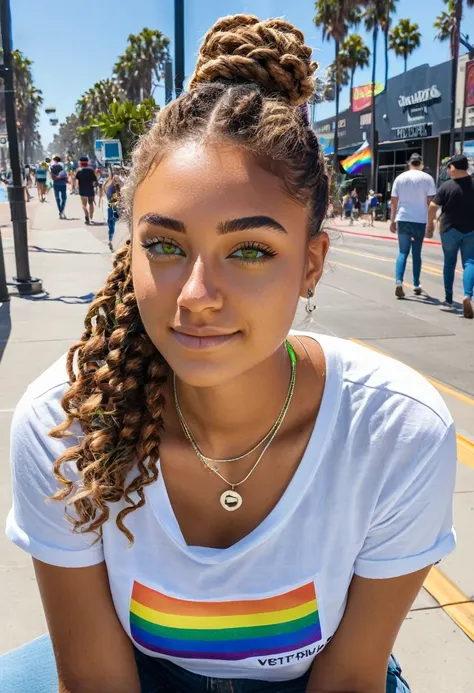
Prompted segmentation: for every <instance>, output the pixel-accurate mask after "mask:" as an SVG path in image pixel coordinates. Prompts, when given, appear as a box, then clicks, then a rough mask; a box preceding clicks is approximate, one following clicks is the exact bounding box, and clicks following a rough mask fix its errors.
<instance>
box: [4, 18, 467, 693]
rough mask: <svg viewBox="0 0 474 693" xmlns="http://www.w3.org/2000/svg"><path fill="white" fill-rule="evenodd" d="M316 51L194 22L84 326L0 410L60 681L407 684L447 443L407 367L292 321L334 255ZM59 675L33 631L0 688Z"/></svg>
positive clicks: (445, 422)
mask: <svg viewBox="0 0 474 693" xmlns="http://www.w3.org/2000/svg"><path fill="white" fill-rule="evenodd" d="M256 47H258V49H256ZM312 53H313V51H312V48H311V46H308V45H306V44H305V42H304V36H303V34H302V32H301V31H299V30H298V29H296V28H295V27H294V26H293V25H292V24H290V23H289V22H287V21H285V20H284V19H281V18H274V19H266V20H263V21H260V20H259V19H258V18H257V17H255V16H253V15H243V14H238V15H235V16H230V17H225V18H223V19H220V20H218V21H217V22H216V24H215V25H214V26H213V27H212V28H211V29H210V30H209V32H208V34H207V35H206V37H205V39H204V42H203V46H202V48H201V51H200V54H199V56H198V61H197V66H196V70H195V72H194V74H193V76H192V77H191V79H190V80H189V83H188V86H187V89H186V91H184V92H183V93H182V94H181V95H180V96H179V97H178V98H177V99H175V100H174V101H172V102H171V103H170V104H168V105H167V106H166V108H163V109H162V110H160V111H159V113H158V114H157V117H156V119H155V121H154V123H153V124H152V125H151V127H150V128H149V129H147V131H146V133H144V135H143V136H142V137H141V139H140V140H139V141H138V143H137V146H136V148H135V150H134V153H133V162H132V166H131V169H130V173H129V178H128V180H127V183H126V185H124V187H123V189H122V200H121V206H122V208H123V217H124V221H126V222H127V224H128V231H129V235H128V237H127V239H126V242H125V243H124V244H123V246H122V247H121V248H119V249H118V251H117V252H116V254H115V257H114V263H113V268H112V269H111V271H110V273H109V274H108V277H107V279H106V280H105V282H104V286H103V287H102V288H100V289H99V291H98V292H97V295H96V297H95V298H94V300H93V301H92V303H91V305H90V306H88V309H87V314H86V316H85V320H84V330H82V331H81V334H82V337H81V339H80V340H78V341H77V342H76V343H75V344H74V345H73V346H72V347H71V348H70V349H69V352H68V354H65V355H64V356H63V357H62V358H60V359H59V360H58V361H57V362H56V363H55V364H53V365H52V366H51V367H50V368H48V369H47V370H46V371H45V372H44V373H43V374H41V375H40V377H39V378H37V379H36V380H35V382H33V383H31V385H30V386H29V387H28V389H27V390H26V392H25V394H24V395H23V397H22V398H21V400H20V402H19V403H18V405H17V407H16V410H15V413H14V416H13V420H12V430H11V463H12V476H11V478H12V507H11V510H10V512H9V514H8V518H7V527H6V531H7V535H8V537H9V539H10V540H11V541H12V542H14V543H15V545H16V546H18V547H19V548H21V549H22V550H23V551H25V552H27V553H28V554H30V555H31V556H32V559H33V564H34V569H35V574H36V580H37V585H38V588H39V591H40V594H41V599H42V602H43V607H44V611H45V614H46V620H47V623H48V629H49V633H50V638H51V643H52V645H53V650H54V653H55V658H56V662H57V667H56V668H57V674H56V676H57V678H58V679H59V688H60V690H61V691H62V693H65V692H66V691H67V692H68V693H85V691H91V692H92V691H94V692H96V691H97V693H99V692H100V693H156V692H157V691H158V692H159V691H163V692H165V691H170V692H171V693H204V691H206V692H207V691H215V692H216V693H224V692H225V693H231V692H233V693H313V692H314V691H334V692H335V691H338V692H342V691H351V693H382V691H388V693H394V692H396V693H407V691H408V690H409V689H408V686H407V684H406V683H405V682H404V681H403V679H402V677H401V674H400V670H399V667H398V666H397V664H396V662H395V660H394V659H392V657H391V653H392V651H393V648H394V646H395V641H396V639H397V634H398V632H399V630H400V627H401V625H402V623H403V621H404V619H405V617H406V615H407V614H408V612H409V610H410V607H411V605H412V603H413V601H414V599H415V598H416V596H417V594H418V592H419V591H420V589H421V588H422V585H423V583H424V581H425V579H426V576H427V575H428V573H429V571H430V570H431V567H432V565H434V564H435V563H437V562H439V561H440V560H441V559H442V558H443V557H444V556H446V555H447V554H449V553H450V552H451V551H453V550H454V548H455V532H454V529H453V522H452V506H453V491H454V485H455V474H456V465H457V461H456V433H455V428H454V423H453V420H452V417H451V415H450V413H449V411H448V410H447V408H446V405H445V403H444V401H443V400H442V398H441V396H440V395H439V394H438V392H437V391H436V390H435V389H434V388H433V387H432V386H431V385H430V384H429V383H428V382H427V381H426V380H425V379H424V378H423V377H422V376H421V375H420V374H418V373H414V372H412V371H411V370H410V369H407V367H406V366H404V365H403V364H401V363H399V362H395V361H393V360H392V359H389V358H388V357H386V356H384V355H383V354H374V352H372V351H369V350H367V349H366V348H364V347H362V346H360V345H358V344H354V343H353V342H349V341H347V340H343V339H338V338H335V337H332V336H328V335H316V334H315V333H314V332H296V331H293V330H292V329H291V326H292V323H293V320H294V315H295V307H296V306H297V304H298V301H299V300H301V301H304V302H306V307H307V309H308V310H309V311H311V309H312V308H313V297H314V293H315V291H316V287H317V285H318V282H319V280H320V278H321V276H322V274H323V270H324V264H325V258H326V255H327V252H328V250H329V237H328V235H327V234H326V232H325V231H324V220H325V218H326V214H327V206H328V191H329V179H328V175H327V172H326V168H325V164H324V160H323V157H322V151H321V148H320V145H319V142H318V139H317V137H316V135H315V133H314V131H313V129H312V128H311V127H310V124H309V122H308V118H307V112H306V109H302V108H301V106H302V105H304V103H305V102H306V101H308V100H309V99H310V98H311V96H312V94H313V93H314V78H313V75H314V72H315V70H316V64H315V63H314V62H313V61H312V58H311V56H312ZM413 422H416V425H414V423H413ZM210 455H215V457H210ZM25 662H26V663H25ZM36 662H38V664H37V666H36V667H35V663H36ZM23 668H25V669H26V674H25V673H24V672H23V671H22V669H23ZM54 669H55V663H54V661H53V658H52V655H51V645H50V644H49V641H48V639H47V638H46V639H44V640H40V641H36V642H35V643H33V644H32V645H30V646H29V647H27V648H26V649H25V650H23V651H20V652H16V653H14V654H11V655H9V656H7V657H6V658H4V659H3V660H2V659H0V681H1V685H0V691H2V693H3V690H5V691H7V692H8V693H13V692H14V693H24V691H25V693H26V691H28V693H34V686H32V682H33V683H34V685H39V683H38V681H39V675H40V673H41V676H42V677H43V680H44V681H45V686H48V685H49V688H50V689H51V686H54V687H56V682H55V680H54V678H55V672H54ZM25 679H26V682H25ZM15 686H16V689H15ZM21 686H23V689H24V691H22V690H21ZM25 686H26V689H25ZM46 693H56V691H54V690H52V691H50V690H48V689H46Z"/></svg>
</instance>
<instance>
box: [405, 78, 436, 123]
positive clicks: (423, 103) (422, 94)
mask: <svg viewBox="0 0 474 693" xmlns="http://www.w3.org/2000/svg"><path fill="white" fill-rule="evenodd" d="M439 101H441V92H440V90H439V89H438V87H437V86H436V84H433V85H432V86H431V87H428V88H427V89H419V90H418V91H415V92H414V93H413V94H409V95H408V96H403V95H402V96H399V97H398V105H399V106H400V108H401V109H402V111H403V112H404V113H406V114H407V120H408V122H409V123H411V122H413V121H416V120H423V119H424V117H425V116H426V115H427V113H428V107H429V106H431V105H433V104H434V103H438V102H439Z"/></svg>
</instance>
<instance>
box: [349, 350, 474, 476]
mask: <svg viewBox="0 0 474 693" xmlns="http://www.w3.org/2000/svg"><path fill="white" fill-rule="evenodd" d="M350 341H351V342H355V343H356V344H360V345H361V346H364V347H367V349H371V350H372V351H376V352H377V353H378V354H382V355H383V356H389V355H388V354H386V353H385V352H383V351H382V350H381V349H377V348H376V347H373V346H371V345H370V344H366V343H365V342H363V341H362V340H361V339H356V338H355V337H351V339H350ZM389 358H393V359H394V361H398V359H395V358H394V357H393V356H390V357H389ZM400 363H401V362H400ZM413 370H415V369H413ZM421 375H423V377H424V378H426V380H428V382H429V383H431V384H432V385H433V386H434V387H435V388H436V389H437V390H438V391H439V392H444V393H446V394H448V395H451V397H455V398H456V399H459V400H460V401H461V402H463V403H464V404H468V405H469V406H471V407H474V399H473V398H472V397H469V396H468V395H465V394H464V393H463V392H458V390H454V389H453V388H452V387H449V385H445V384H444V383H440V382H439V381H438V380H435V379H434V378H429V377H427V376H426V375H424V374H423V373H422V374H421ZM456 439H457V453H458V460H459V462H462V463H463V464H465V465H466V467H470V468H471V469H474V443H473V442H472V441H471V440H469V438H465V437H464V436H462V435H461V434H460V433H456Z"/></svg>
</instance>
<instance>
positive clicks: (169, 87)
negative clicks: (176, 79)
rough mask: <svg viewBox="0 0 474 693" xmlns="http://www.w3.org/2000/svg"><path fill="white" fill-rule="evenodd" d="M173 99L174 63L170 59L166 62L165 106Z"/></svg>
mask: <svg viewBox="0 0 474 693" xmlns="http://www.w3.org/2000/svg"><path fill="white" fill-rule="evenodd" d="M172 98H173V63H172V62H171V60H170V59H168V60H167V61H166V62H165V104H168V103H169V102H170V101H171V99H172Z"/></svg>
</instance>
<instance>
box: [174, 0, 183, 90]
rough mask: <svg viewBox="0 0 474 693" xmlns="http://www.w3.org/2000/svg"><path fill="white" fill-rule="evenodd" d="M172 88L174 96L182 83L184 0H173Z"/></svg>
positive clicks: (180, 88)
mask: <svg viewBox="0 0 474 693" xmlns="http://www.w3.org/2000/svg"><path fill="white" fill-rule="evenodd" d="M174 70H175V72H174V89H175V94H176V98H178V96H179V95H180V94H181V92H182V91H183V83H184V0H174Z"/></svg>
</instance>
